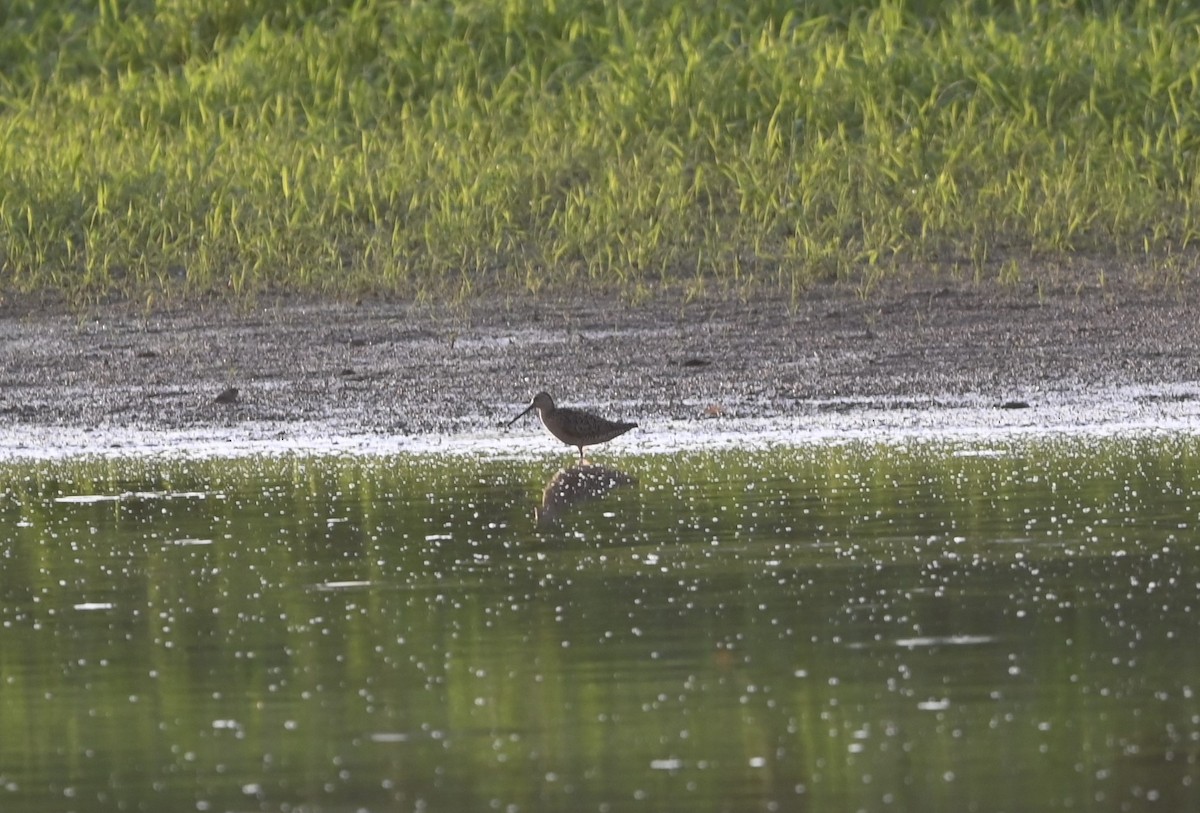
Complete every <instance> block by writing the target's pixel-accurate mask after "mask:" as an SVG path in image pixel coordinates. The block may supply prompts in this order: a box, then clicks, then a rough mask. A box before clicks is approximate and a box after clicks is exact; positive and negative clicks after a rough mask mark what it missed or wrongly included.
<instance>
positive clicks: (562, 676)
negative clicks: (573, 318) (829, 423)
mask: <svg viewBox="0 0 1200 813" xmlns="http://www.w3.org/2000/svg"><path fill="white" fill-rule="evenodd" d="M599 459H603V461H604V463H605V465H606V466H607V467H608V468H611V469H612V470H613V471H615V472H619V474H620V476H616V475H613V476H611V477H609V479H608V480H605V478H604V477H602V478H601V479H600V481H599V482H601V483H602V484H603V483H607V485H612V486H614V487H613V488H612V489H611V490H607V485H602V486H601V487H597V486H596V483H595V482H591V483H590V485H589V484H588V483H587V482H585V484H584V487H582V488H574V491H573V490H572V488H573V485H572V483H570V482H566V483H564V482H563V481H561V480H560V481H559V483H558V484H557V485H555V484H554V483H552V482H551V480H552V477H553V476H554V475H555V474H556V472H557V470H558V468H559V466H560V465H565V464H567V463H568V462H569V460H570V457H569V455H564V456H561V457H549V456H547V457H545V458H542V459H539V460H532V461H531V460H521V461H512V460H502V459H498V458H490V457H489V458H484V459H471V458H464V457H463V456H461V455H448V456H437V455H412V454H406V455H395V456H382V457H380V456H367V457H357V456H321V457H304V456H283V457H266V458H256V457H241V458H237V459H221V458H213V459H208V460H192V461H186V460H178V459H173V458H171V457H163V458H146V457H135V458H119V457H117V458H108V459H93V458H76V459H67V460H57V461H53V460H51V461H47V460H42V461H32V462H27V463H9V464H5V465H3V466H0V478H2V479H0V482H2V483H3V484H4V490H3V493H0V725H2V730H3V731H4V732H5V733H4V736H3V737H2V738H0V809H3V810H5V811H45V810H75V811H101V810H105V811H107V810H146V811H161V810H228V811H246V810H262V811H297V810H305V811H358V810H371V811H375V810H378V811H393V810H431V811H444V810H455V811H459V810H461V811H479V810H506V811H516V810H571V811H584V810H595V811H624V810H630V811H633V810H655V811H674V810H679V811H697V810H700V811H704V810H712V811H725V810H731V811H740V810H810V811H849V810H869V811H875V810H879V811H883V810H916V809H920V810H956V811H957V810H981V811H1040V810H1068V809H1082V810H1101V811H1107V810H1113V811H1117V810H1143V809H1145V810H1192V809H1198V807H1200V790H1198V789H1197V782H1198V781H1200V765H1198V762H1200V701H1198V700H1197V697H1196V694H1197V692H1198V691H1200V654H1198V648H1197V647H1196V645H1195V642H1196V641H1197V640H1198V639H1200V622H1198V612H1200V611H1198V604H1200V550H1198V546H1197V535H1196V532H1195V528H1196V523H1197V522H1198V521H1200V517H1198V516H1197V515H1198V512H1200V496H1198V493H1197V488H1196V483H1197V473H1198V471H1200V441H1197V440H1196V439H1195V438H1193V437H1190V436H1185V435H1173V436H1169V437H1157V436H1148V437H1142V438H1132V439H1130V438H1126V439H1111V438H1110V439H1083V438H1075V439H1071V438H1060V439H1057V440H1052V441H1047V440H1028V439H1027V440H1005V441H1000V442H995V443H981V442H957V443H944V442H934V441H927V442H913V443H904V442H899V443H872V442H856V443H850V444H841V445H834V444H816V445H812V446H810V447H805V448H779V449H766V450H760V451H753V452H744V451H742V452H739V451H722V452H719V453H704V452H694V453H680V454H663V455H639V456H633V457H619V456H616V455H611V456H601V457H600V458H599ZM605 476H606V477H608V476H609V473H606V475H605ZM626 480H631V481H636V482H626ZM556 488H557V491H556V490H555V489H556ZM547 490H548V491H550V493H551V503H552V504H551V505H549V506H547V505H544V504H543V496H544V491H547ZM596 491H604V492H605V493H603V494H599V495H597V494H596V493H595V492H596ZM556 494H557V495H558V499H557V502H555V495H556ZM564 495H565V496H564ZM581 495H582V496H583V497H585V499H582V500H580V501H579V502H574V503H572V502H571V501H570V499H569V498H570V497H572V496H581ZM547 508H549V509H550V510H549V512H547ZM535 509H536V510H535ZM547 513H549V516H547Z"/></svg>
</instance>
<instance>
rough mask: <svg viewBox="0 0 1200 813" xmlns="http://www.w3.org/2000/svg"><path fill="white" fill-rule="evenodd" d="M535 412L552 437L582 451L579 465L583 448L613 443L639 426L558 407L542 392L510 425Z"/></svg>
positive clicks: (548, 395)
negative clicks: (617, 437) (615, 439)
mask: <svg viewBox="0 0 1200 813" xmlns="http://www.w3.org/2000/svg"><path fill="white" fill-rule="evenodd" d="M534 409H536V410H537V411H538V417H540V418H541V419H542V425H543V426H545V427H546V428H547V429H549V430H550V434H552V435H554V437H556V438H558V439H559V440H561V441H562V442H563V443H565V444H567V445H568V446H576V447H578V448H579V462H580V463H582V462H583V447H584V446H595V445H596V444H597V443H604V442H606V441H609V440H612V439H613V438H615V437H616V436H617V435H623V434H625V433H626V432H628V431H629V430H630V429H633V428H634V427H635V426H637V424H636V423H626V422H624V421H610V420H608V419H607V418H601V417H600V416H599V415H593V414H592V413H590V412H584V411H582V410H579V409H565V408H563V407H556V406H555V405H554V399H553V398H551V397H550V394H549V393H545V392H539V393H538V394H537V395H535V396H533V401H532V402H530V404H529V406H527V407H526V408H525V411H524V412H522V413H521V414H520V415H518V416H517V417H515V418H513V419H512V420H511V421H509V422H508V425H509V426H512V425H513V424H514V423H516V422H517V421H519V420H521V419H522V418H524V417H525V416H526V415H528V414H529V413H530V411H531V410H534Z"/></svg>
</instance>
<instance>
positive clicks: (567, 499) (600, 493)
mask: <svg viewBox="0 0 1200 813" xmlns="http://www.w3.org/2000/svg"><path fill="white" fill-rule="evenodd" d="M635 483H637V478H636V477H634V476H633V475H632V474H626V473H625V472H623V471H617V470H616V469H610V468H608V467H607V466H599V465H596V464H594V463H584V464H582V465H578V466H571V467H570V468H567V469H560V470H559V471H558V473H557V474H555V475H554V476H553V477H551V478H550V481H549V482H548V483H546V487H545V488H544V489H543V490H542V505H541V507H540V508H536V509H534V517H535V518H536V519H537V524H538V525H550V524H552V523H554V522H556V521H557V520H558V519H559V518H560V517H562V515H563V514H565V513H566V512H567V511H568V510H570V509H571V508H573V507H574V506H577V505H580V504H581V503H585V502H591V501H593V500H598V499H601V498H602V497H604V496H605V495H606V494H608V493H609V492H610V491H612V490H613V489H615V488H620V487H621V486H627V485H633V484H635Z"/></svg>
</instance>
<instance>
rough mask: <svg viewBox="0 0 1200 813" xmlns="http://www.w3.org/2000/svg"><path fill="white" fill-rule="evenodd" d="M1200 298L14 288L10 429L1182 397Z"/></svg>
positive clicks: (429, 423)
mask: <svg viewBox="0 0 1200 813" xmlns="http://www.w3.org/2000/svg"><path fill="white" fill-rule="evenodd" d="M1198 299H1200V297H1198V296H1197V295H1196V291H1194V290H1192V289H1191V288H1190V287H1181V286H1179V285H1170V286H1142V285H1139V284H1137V283H1136V282H1135V281H1122V280H1121V279H1120V277H1119V275H1117V276H1115V277H1113V276H1110V277H1108V278H1106V279H1105V281H1104V285H1098V284H1095V283H1094V282H1093V281H1091V280H1090V279H1089V278H1087V277H1084V278H1081V279H1063V280H1058V281H1054V282H1051V283H1047V282H1044V281H1043V282H1042V283H1040V284H1038V285H1031V284H1025V285H1018V286H1001V285H995V284H983V285H979V284H974V283H964V282H955V281H950V282H946V281H937V282H935V283H928V284H919V283H914V282H908V283H905V284H903V285H896V286H894V287H893V288H892V289H890V290H886V291H875V292H873V293H872V294H871V295H870V296H867V297H862V296H860V294H859V292H858V291H856V290H854V289H853V288H850V287H848V286H839V285H826V286H822V287H820V288H818V289H816V290H814V291H813V292H811V294H810V295H809V296H808V298H807V299H806V300H805V302H804V303H803V304H802V305H801V306H800V307H799V308H796V309H789V308H788V307H787V306H786V303H781V302H775V301H772V300H770V299H768V298H761V299H758V300H755V301H750V302H734V301H718V302H712V301H709V302H699V303H692V304H681V303H680V302H678V301H660V302H655V303H652V304H648V305H638V306H634V305H629V304H625V303H622V302H620V301H619V300H617V299H602V300H599V301H596V300H592V301H582V302H580V301H571V300H566V299H561V300H553V301H544V300H535V299H515V300H497V301H496V302H494V303H476V304H474V305H471V306H467V307H461V308H456V309H454V310H452V311H444V312H438V311H436V310H433V309H430V308H428V307H420V306H414V305H411V304H406V303H401V302H368V303H356V304H348V303H318V302H305V301H296V300H286V301H283V300H281V301H274V302H269V303H266V302H263V303H260V305H259V306H258V307H255V308H253V309H237V308H231V307H229V306H228V305H225V304H217V305H214V304H211V303H209V304H206V305H192V306H189V307H186V308H181V309H176V310H172V311H170V312H159V313H153V314H146V313H141V312H138V311H135V310H133V309H130V308H128V307H125V306H119V305H115V306H110V307H107V308H102V309H99V310H96V311H93V312H90V313H88V314H79V313H71V312H66V311H63V310H61V309H55V308H47V307H29V306H28V305H21V304H20V303H14V302H12V301H9V302H8V303H7V304H6V305H5V307H4V308H3V310H2V311H0V360H2V364H0V369H2V371H3V372H2V374H0V422H3V423H4V424H6V427H5V429H6V432H7V434H8V435H9V436H10V437H11V436H15V437H17V438H18V439H19V438H20V436H21V435H22V432H23V431H24V430H28V436H29V437H30V438H31V439H32V440H31V441H30V442H33V443H37V442H42V441H39V440H37V438H38V437H49V438H51V440H49V441H46V442H49V443H53V442H54V441H53V439H52V438H53V437H54V434H53V433H50V434H46V433H45V432H41V433H40V434H39V432H38V431H36V430H39V429H45V428H58V429H60V430H62V429H72V430H78V431H81V432H98V433H104V432H105V431H112V430H132V431H137V432H143V433H145V432H150V433H153V432H169V431H180V430H206V429H212V430H216V431H218V432H219V431H223V430H229V429H233V428H236V427H238V426H242V425H255V426H259V427H263V426H266V427H277V428H278V429H277V431H279V432H281V433H286V432H288V431H289V428H290V427H296V426H300V425H303V426H304V427H306V431H307V432H308V433H309V434H312V433H313V432H316V433H320V432H324V431H329V432H340V433H366V434H376V435H389V436H395V435H404V436H420V435H428V434H430V433H434V434H439V435H462V434H467V435H469V434H470V433H472V432H478V431H481V430H482V429H483V428H494V427H495V426H496V425H497V424H498V423H499V422H500V421H503V420H505V419H507V418H509V417H511V416H512V415H514V414H516V412H517V411H519V409H520V407H521V406H522V405H523V404H524V403H526V402H527V401H528V399H529V397H530V395H531V394H532V393H534V392H536V391H538V390H542V389H545V390H548V391H550V392H551V393H553V394H555V395H556V396H557V397H558V398H559V400H560V402H562V403H568V404H572V405H582V406H586V407H591V408H595V409H597V410H599V411H603V412H605V413H612V414H613V415H614V417H616V416H619V417H624V418H628V419H633V420H638V421H640V422H642V423H643V424H646V423H647V422H648V423H650V424H653V423H654V422H655V421H660V422H664V421H673V422H679V421H685V422H686V421H698V422H699V421H737V420H739V419H764V418H765V419H772V418H785V419H789V418H799V419H801V421H802V420H803V417H804V416H805V415H814V414H818V413H823V414H827V413H830V412H832V413H835V414H836V413H853V412H863V411H867V412H871V411H881V410H882V411H887V410H895V409H901V408H903V409H919V410H923V411H932V412H935V413H936V412H937V411H938V410H947V411H948V412H949V411H952V410H953V408H954V407H955V406H956V405H960V404H961V403H963V402H964V399H966V400H968V401H970V402H971V403H973V404H975V405H977V406H981V407H983V408H994V409H996V410H1020V409H1026V408H1036V407H1038V406H1039V405H1044V404H1049V403H1056V402H1061V401H1063V400H1064V399H1071V398H1076V399H1078V398H1079V397H1081V396H1082V397H1086V396H1087V395H1088V394H1089V393H1103V392H1111V391H1113V390H1116V389H1121V388H1145V389H1146V394H1144V395H1142V396H1139V397H1144V398H1148V399H1158V400H1192V399H1194V397H1195V396H1194V395H1192V394H1191V390H1190V389H1189V387H1190V385H1193V384H1195V383H1196V382H1200V319H1197V313H1198V311H1197V305H1198V304H1200V302H1197V300H1198ZM1173 385H1182V386H1183V389H1182V390H1180V389H1178V388H1176V389H1170V387H1172V386H1173ZM1164 388H1167V389H1164ZM231 389H236V391H237V396H236V398H230V397H229V396H230V393H229V392H228V391H229V390H231ZM223 392H225V393H226V398H223V399H218V396H219V395H220V394H221V393H223ZM222 401H227V402H222Z"/></svg>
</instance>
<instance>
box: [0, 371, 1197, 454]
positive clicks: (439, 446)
mask: <svg viewBox="0 0 1200 813" xmlns="http://www.w3.org/2000/svg"><path fill="white" fill-rule="evenodd" d="M901 404H902V405H901ZM694 411H696V412H699V411H700V410H699V409H696V410H694ZM1196 432H1200V387H1198V386H1195V385H1193V386H1185V385H1175V386H1172V387H1169V388H1168V387H1164V388H1158V389H1153V388H1144V387H1143V388H1126V389H1119V390H1111V391H1107V392H1105V393H1091V394H1083V395H1081V394H1075V395H1063V396H1059V397H1057V399H1056V400H1053V401H1050V400H1048V401H1047V402H1046V403H1043V404H1035V405H1033V406H1031V407H1029V408H1027V409H999V408H997V407H996V406H995V405H993V404H979V403H972V402H971V401H970V399H956V400H954V401H951V400H949V399H941V400H933V399H931V400H930V402H929V405H928V406H924V405H914V402H913V401H912V400H911V399H908V400H905V401H903V402H901V401H896V402H894V404H890V403H889V402H888V401H887V400H874V401H872V402H871V403H869V404H866V405H864V404H861V403H853V402H847V403H844V404H843V403H838V402H834V401H823V402H802V403H798V404H797V405H796V414H791V415H783V416H778V417H769V418H741V417H715V418H693V419H673V420H653V419H649V420H643V421H642V425H641V426H640V427H639V428H638V429H636V430H634V431H633V432H631V433H629V434H628V435H624V436H622V437H620V438H618V439H616V440H615V441H613V442H611V443H608V444H605V445H604V446H602V447H600V448H598V449H597V450H595V456H596V457H598V458H603V457H606V456H620V455H630V454H635V455H636V454H666V453H672V452H679V451H703V450H722V449H735V448H737V449H751V450H752V449H765V448H771V447H779V446H783V447H786V446H804V445H813V444H828V443H839V442H890V443H899V442H913V441H938V440H944V441H954V442H964V443H987V442H988V441H998V440H1003V439H1020V438H1036V437H1046V436H1072V435H1078V436H1099V437H1112V436H1141V435H1156V434H1179V433H1183V434H1190V433H1196ZM993 451H994V450H993ZM964 453H968V454H969V453H971V451H970V450H967V451H965V452H964ZM978 453H988V450H986V449H985V450H983V451H980V452H978ZM293 454H299V455H367V456H372V455H373V456H383V455H393V454H451V455H454V454H461V455H487V456H494V457H502V458H511V459H529V458H539V457H547V456H554V455H559V456H561V457H563V458H564V459H566V458H569V457H570V456H572V455H574V454H575V452H574V450H573V449H571V448H569V447H567V446H564V445H562V444H560V443H558V442H557V441H556V440H554V439H553V438H551V437H549V436H548V435H547V434H545V432H544V431H543V430H542V429H541V427H540V426H537V425H536V424H535V423H532V422H531V423H530V424H529V425H527V426H524V427H514V428H513V429H504V428H501V427H498V426H495V425H492V424H486V423H484V422H483V421H482V419H480V421H478V422H476V425H468V426H464V427H463V428H462V429H461V430H459V431H455V432H451V433H446V434H435V433H430V434H417V435H385V434H381V433H372V432H364V431H363V430H362V429H361V428H355V427H348V426H339V425H337V424H335V423H332V422H324V421H319V422H292V423H288V422H284V423H243V424H238V425H236V426H232V427H226V426H221V427H204V428H196V429H174V430H154V429H142V428H129V427H104V428H96V429H89V430H83V429H79V428H72V427H56V426H7V427H0V461H3V460H50V459H63V458H71V457H84V456H89V457H112V458H116V457H149V456H170V457H176V458H180V457H182V458H190V459H197V458H200V459H203V458H216V457H221V458H229V457H248V456H255V455H273V456H282V455H293Z"/></svg>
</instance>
